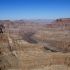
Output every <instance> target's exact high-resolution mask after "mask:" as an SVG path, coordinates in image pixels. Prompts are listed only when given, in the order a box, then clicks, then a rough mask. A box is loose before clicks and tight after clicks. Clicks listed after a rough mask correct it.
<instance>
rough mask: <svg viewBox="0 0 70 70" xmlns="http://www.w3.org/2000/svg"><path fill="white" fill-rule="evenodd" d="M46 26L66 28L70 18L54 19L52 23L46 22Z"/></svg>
mask: <svg viewBox="0 0 70 70" xmlns="http://www.w3.org/2000/svg"><path fill="white" fill-rule="evenodd" d="M46 27H47V28H62V29H63V28H66V27H70V18H61V19H56V20H54V21H53V22H52V24H46Z"/></svg>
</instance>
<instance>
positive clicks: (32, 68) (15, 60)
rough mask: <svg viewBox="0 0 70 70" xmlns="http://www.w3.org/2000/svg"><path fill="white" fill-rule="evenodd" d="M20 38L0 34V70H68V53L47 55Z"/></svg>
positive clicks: (38, 46) (69, 60)
mask: <svg viewBox="0 0 70 70" xmlns="http://www.w3.org/2000/svg"><path fill="white" fill-rule="evenodd" d="M46 51H47V50H46V49H45V48H44V47H43V46H41V45H38V44H30V43H28V42H26V41H24V40H23V38H22V37H20V36H17V35H16V36H15V35H9V34H0V70H11V69H13V70H54V69H56V70H70V53H59V52H57V53H55V52H54V53H53V52H51V53H49V52H48V53H47V52H46Z"/></svg>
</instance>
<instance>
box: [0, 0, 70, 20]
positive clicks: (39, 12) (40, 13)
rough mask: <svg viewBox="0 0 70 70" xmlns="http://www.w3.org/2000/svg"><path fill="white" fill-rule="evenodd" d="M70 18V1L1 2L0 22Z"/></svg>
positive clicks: (21, 0) (10, 0)
mask: <svg viewBox="0 0 70 70" xmlns="http://www.w3.org/2000/svg"><path fill="white" fill-rule="evenodd" d="M57 18H70V0H0V20H22V19H57Z"/></svg>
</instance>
